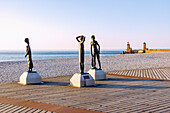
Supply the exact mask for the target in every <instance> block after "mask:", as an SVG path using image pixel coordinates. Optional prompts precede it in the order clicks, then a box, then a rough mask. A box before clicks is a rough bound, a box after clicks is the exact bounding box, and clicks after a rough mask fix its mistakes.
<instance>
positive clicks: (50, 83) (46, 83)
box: [41, 81, 70, 86]
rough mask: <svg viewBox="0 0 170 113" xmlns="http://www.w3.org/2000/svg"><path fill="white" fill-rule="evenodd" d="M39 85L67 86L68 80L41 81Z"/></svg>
mask: <svg viewBox="0 0 170 113" xmlns="http://www.w3.org/2000/svg"><path fill="white" fill-rule="evenodd" d="M41 85H47V86H69V85H70V83H69V82H46V81H43V83H42V84H41Z"/></svg>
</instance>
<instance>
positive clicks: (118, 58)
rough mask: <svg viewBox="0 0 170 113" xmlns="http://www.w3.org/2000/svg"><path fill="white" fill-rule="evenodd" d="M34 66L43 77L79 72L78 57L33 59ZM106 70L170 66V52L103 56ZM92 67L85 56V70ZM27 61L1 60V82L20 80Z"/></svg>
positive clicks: (102, 60)
mask: <svg viewBox="0 0 170 113" xmlns="http://www.w3.org/2000/svg"><path fill="white" fill-rule="evenodd" d="M33 63H34V68H33V70H36V71H37V72H38V73H39V74H40V75H41V76H42V77H55V76H63V75H73V74H74V73H77V72H79V63H78V57H74V58H57V59H47V60H35V61H33ZM101 63H102V69H103V70H104V71H105V72H109V71H115V70H130V69H150V68H167V67H170V53H148V54H129V55H106V56H101ZM90 68H91V57H85V71H86V72H87V71H88V70H89V69H90ZM27 69H28V66H27V62H26V61H12V62H11V61H10V62H0V83H2V82H11V81H18V80H19V77H20V76H21V74H22V73H23V72H24V71H27Z"/></svg>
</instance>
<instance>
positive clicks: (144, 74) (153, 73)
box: [109, 68, 170, 80]
mask: <svg viewBox="0 0 170 113" xmlns="http://www.w3.org/2000/svg"><path fill="white" fill-rule="evenodd" d="M109 73H110V74H116V75H126V76H130V77H140V78H149V79H157V80H170V68H161V69H160V68H159V69H136V70H122V71H113V72H109Z"/></svg>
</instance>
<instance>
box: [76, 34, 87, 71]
mask: <svg viewBox="0 0 170 113" xmlns="http://www.w3.org/2000/svg"><path fill="white" fill-rule="evenodd" d="M76 40H77V41H78V42H79V64H80V66H79V67H80V72H81V73H82V74H83V73H84V41H85V37H84V36H83V35H81V36H78V37H76Z"/></svg>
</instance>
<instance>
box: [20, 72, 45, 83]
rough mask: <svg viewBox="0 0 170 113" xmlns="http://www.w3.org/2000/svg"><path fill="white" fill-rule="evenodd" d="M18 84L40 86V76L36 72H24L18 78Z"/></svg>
mask: <svg viewBox="0 0 170 113" xmlns="http://www.w3.org/2000/svg"><path fill="white" fill-rule="evenodd" d="M19 83H20V84H24V85H27V84H40V83H42V82H41V76H40V75H39V74H38V73H37V72H36V71H32V72H29V71H28V72H24V73H23V74H22V75H21V76H20V82H19Z"/></svg>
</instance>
